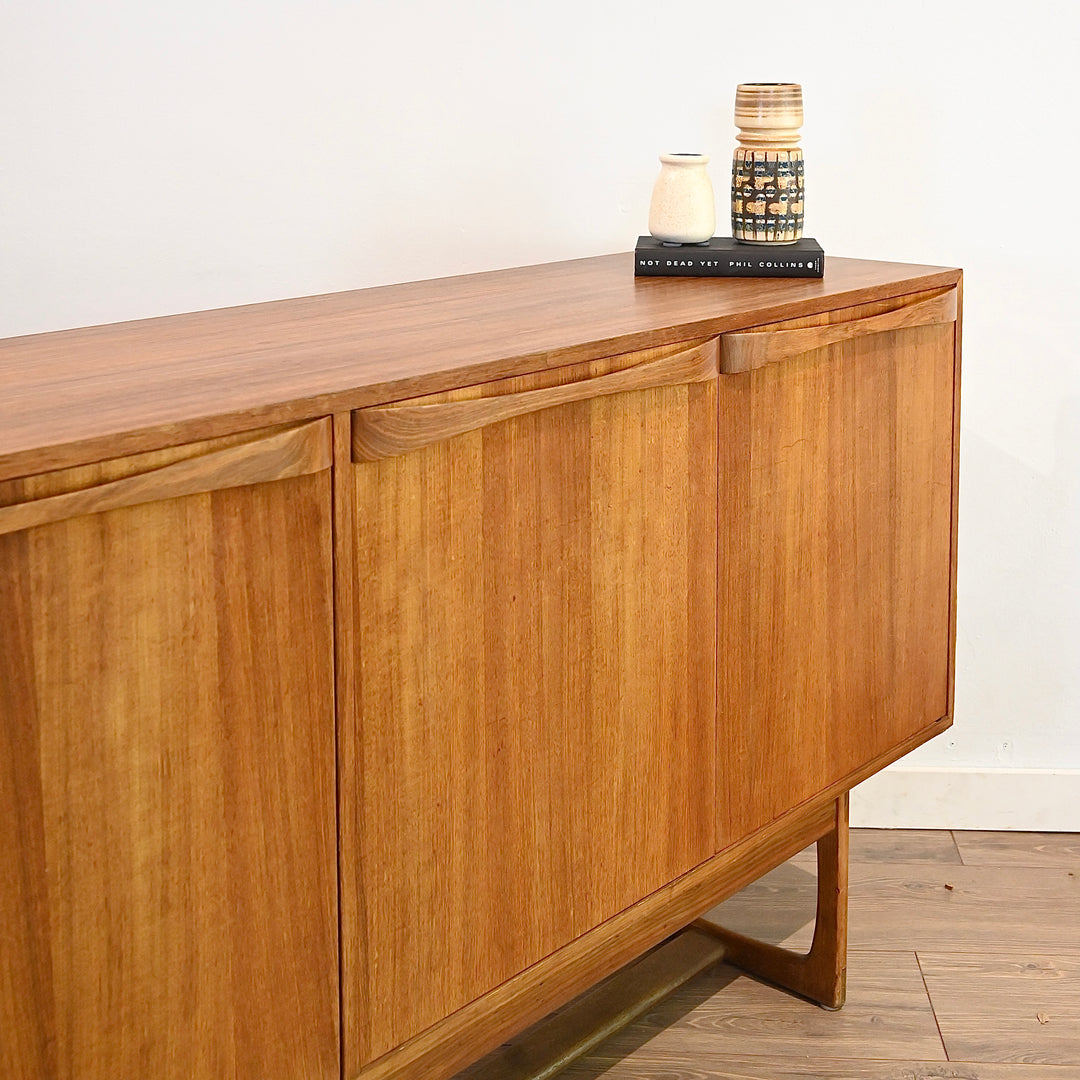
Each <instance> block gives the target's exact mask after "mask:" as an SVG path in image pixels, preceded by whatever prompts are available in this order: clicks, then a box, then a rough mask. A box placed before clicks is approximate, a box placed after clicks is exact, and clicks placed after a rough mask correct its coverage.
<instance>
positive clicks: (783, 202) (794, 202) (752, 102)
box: [731, 83, 805, 244]
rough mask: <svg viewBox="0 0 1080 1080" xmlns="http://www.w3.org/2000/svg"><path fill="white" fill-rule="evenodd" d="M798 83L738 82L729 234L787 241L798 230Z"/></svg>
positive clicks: (801, 187) (801, 188)
mask: <svg viewBox="0 0 1080 1080" xmlns="http://www.w3.org/2000/svg"><path fill="white" fill-rule="evenodd" d="M802 122H803V104H802V87H801V86H799V85H798V83H740V84H739V87H738V89H737V90H736V91H735V124H736V126H737V127H738V128H739V145H738V146H737V147H736V148H735V156H734V158H733V160H732V163H731V235H732V236H734V237H735V239H736V240H741V241H742V242H743V243H747V244H793V243H794V242H795V241H796V240H799V239H801V238H802V234H803V201H804V190H805V189H804V183H803V154H802V150H801V149H800V148H799V139H800V137H801V136H800V133H799V129H800V128H801V127H802Z"/></svg>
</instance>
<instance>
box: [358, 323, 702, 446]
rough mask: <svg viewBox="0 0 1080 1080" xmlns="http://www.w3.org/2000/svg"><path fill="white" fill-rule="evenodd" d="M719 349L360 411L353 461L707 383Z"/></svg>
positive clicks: (689, 350)
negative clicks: (485, 393)
mask: <svg viewBox="0 0 1080 1080" xmlns="http://www.w3.org/2000/svg"><path fill="white" fill-rule="evenodd" d="M718 352H719V339H717V338H713V339H712V340H711V341H706V342H703V343H702V344H700V345H692V346H691V347H690V348H687V349H683V348H679V349H678V351H676V352H673V353H671V355H661V356H659V357H658V358H655V359H651V360H647V361H644V362H643V363H640V364H636V365H633V366H631V367H627V368H617V369H616V370H614V371H610V372H608V373H607V374H606V375H596V376H593V377H592V378H588V379H582V380H581V381H579V382H566V383H558V384H556V385H555V386H543V387H538V388H537V389H534V390H525V391H520V392H518V393H515V394H503V395H500V396H490V397H481V398H474V399H465V400H458V401H444V402H437V403H432V404H426V405H406V404H401V405H373V406H371V407H370V408H367V409H358V410H357V411H356V412H355V413H354V414H353V460H354V461H377V460H378V459H379V458H384V457H393V456H394V455H396V454H404V453H408V451H410V450H419V449H420V448H421V447H423V446H428V445H430V444H431V443H434V442H442V441H443V440H445V439H450V438H453V437H454V436H455V435H464V434H465V433H466V432H468V431H475V430H477V429H478V428H483V427H488V426H489V425H491V424H498V423H501V422H502V421H503V420H510V419H513V418H514V417H515V416H524V415H525V414H526V413H533V412H540V411H541V410H543V409H551V408H554V407H555V406H557V405H569V404H570V403H572V402H575V401H587V400H590V399H593V398H600V397H608V396H610V395H612V394H625V393H630V392H632V391H636V390H652V389H656V388H658V387H663V386H681V385H683V384H684V383H694V382H708V381H709V380H711V379H715V378H716V375H717V356H718Z"/></svg>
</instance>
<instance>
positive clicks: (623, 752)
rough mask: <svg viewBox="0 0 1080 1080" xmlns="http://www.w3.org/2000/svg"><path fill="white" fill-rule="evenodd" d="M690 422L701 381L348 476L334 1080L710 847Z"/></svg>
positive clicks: (706, 418) (524, 423)
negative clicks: (340, 958)
mask: <svg viewBox="0 0 1080 1080" xmlns="http://www.w3.org/2000/svg"><path fill="white" fill-rule="evenodd" d="M672 351H673V350H671V349H667V350H658V351H654V352H652V353H642V354H636V355H634V356H630V357H621V358H616V359H615V360H612V361H606V362H596V363H593V364H587V365H578V366H576V367H573V368H569V369H564V370H561V371H558V372H550V373H547V374H546V375H543V376H534V377H530V378H527V379H518V380H510V381H506V382H503V383H499V384H494V385H492V386H489V387H485V388H482V389H481V390H468V391H461V392H457V393H454V394H450V395H443V396H441V397H440V398H437V399H428V400H429V401H431V400H436V401H442V400H469V399H474V398H480V397H485V396H491V397H499V398H501V397H503V396H505V395H509V394H515V393H519V392H527V391H530V390H534V389H537V388H540V387H544V386H550V385H555V384H568V383H571V382H573V381H575V380H579V379H583V378H590V377H597V376H601V375H603V374H604V373H605V372H607V371H612V370H619V369H621V368H624V367H627V366H629V365H636V364H642V363H646V362H648V361H649V360H651V359H654V358H656V357H663V356H665V355H667V354H668V353H671V352H672ZM545 400H547V399H545ZM715 424H716V396H715V379H712V380H711V381H709V382H702V383H692V384H690V385H670V386H662V387H655V388H651V389H644V390H636V391H632V392H624V393H617V394H614V395H610V396H603V397H600V398H592V399H586V400H570V401H568V402H567V403H566V404H561V405H557V406H555V407H550V408H545V409H543V410H541V411H535V412H533V411H529V412H526V413H525V414H523V415H516V416H513V417H512V418H510V419H505V420H499V421H497V422H494V423H491V424H487V425H486V426H482V427H479V428H475V429H472V430H468V431H465V432H464V433H461V434H457V435H453V436H451V437H448V438H444V439H443V441H439V442H436V443H433V444H431V445H427V446H424V447H422V448H420V449H415V450H412V451H411V452H409V453H404V454H401V455H399V456H393V457H388V458H385V459H382V460H376V461H366V462H363V463H360V464H357V465H356V466H355V467H354V470H353V483H352V485H351V490H350V494H351V495H352V496H354V497H355V500H356V522H357V524H356V534H357V544H358V549H357V556H356V558H357V564H356V590H357V602H356V607H357V610H356V637H355V640H354V642H353V644H352V645H351V646H350V651H351V653H352V655H354V656H355V657H356V663H357V664H358V665H359V677H358V682H359V690H358V694H357V697H356V699H355V701H354V702H353V703H352V705H351V707H350V705H349V704H348V703H346V706H345V708H344V710H343V716H342V732H341V738H342V769H343V782H342V796H341V797H342V822H343V843H342V852H343V854H342V896H343V932H344V941H343V947H344V956H345V965H344V978H345V1032H346V1038H345V1042H346V1071H347V1072H348V1073H350V1074H351V1073H353V1072H355V1071H356V1070H357V1069H358V1068H359V1067H360V1066H361V1065H362V1064H363V1063H364V1062H365V1061H368V1060H371V1059H373V1058H375V1057H377V1056H379V1055H380V1054H382V1053H384V1052H385V1051H387V1050H389V1049H390V1048H392V1047H393V1046H395V1045H397V1044H399V1043H401V1042H403V1041H405V1040H406V1039H408V1038H410V1037H411V1036H412V1035H414V1034H416V1033H417V1032H419V1031H421V1030H423V1029H424V1028H425V1027H427V1026H429V1025H430V1024H432V1023H434V1022H435V1021H437V1020H438V1019H440V1018H441V1017H442V1016H444V1015H447V1014H448V1013H450V1012H452V1011H454V1010H455V1009H457V1008H459V1007H460V1006H462V1005H464V1004H466V1003H467V1002H468V1001H470V1000H473V999H475V998H476V997H478V996H479V995H480V994H482V993H484V992H485V991H487V990H489V989H491V988H493V987H494V986H496V985H498V984H499V983H500V982H502V981H504V980H505V979H507V978H509V977H510V976H511V975H513V974H515V973H516V972H518V971H520V970H522V969H523V968H525V967H527V966H528V965H530V964H532V963H534V962H536V961H537V960H539V959H540V958H542V957H544V956H546V955H548V954H550V953H551V952H552V951H554V950H555V949H557V948H558V947H560V946H561V945H563V944H565V943H566V942H568V941H570V940H571V939H573V938H574V937H576V936H578V935H579V934H581V933H582V932H584V931H585V930H586V929H588V928H589V927H591V926H593V925H595V924H596V923H598V922H600V921H602V920H603V919H605V918H608V917H610V916H611V915H613V914H615V913H616V912H618V911H620V910H622V909H623V908H625V907H627V906H628V905H630V904H632V903H634V902H635V901H636V900H638V899H640V898H641V897H642V896H645V895H647V894H648V893H649V892H651V891H653V890H655V889H656V888H658V887H659V886H661V885H663V884H664V883H666V882H667V881H669V880H670V879H672V878H673V877H676V876H678V875H679V874H681V873H683V872H684V871H686V870H688V869H690V868H691V867H692V866H694V865H696V864H697V863H699V862H701V861H702V860H703V859H705V858H707V857H708V856H709V855H711V854H712V853H713V852H714V851H715V850H716V848H717V839H716V836H715V813H714V811H713V809H712V807H713V803H714V800H715V798H716V793H715V769H714V761H713V756H714V745H715V711H714V710H715V694H714V683H715V659H714V649H715V619H714V614H713V601H714V595H715V569H714V568H715V558H716V544H715V467H716V462H715ZM355 430H356V428H355V425H354V431H355Z"/></svg>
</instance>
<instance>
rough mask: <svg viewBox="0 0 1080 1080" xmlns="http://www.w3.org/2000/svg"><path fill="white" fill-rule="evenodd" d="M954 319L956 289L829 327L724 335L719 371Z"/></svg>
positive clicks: (750, 366)
mask: <svg viewBox="0 0 1080 1080" xmlns="http://www.w3.org/2000/svg"><path fill="white" fill-rule="evenodd" d="M951 322H956V290H955V289H949V291H948V292H944V293H941V294H940V295H938V296H932V297H930V298H929V299H928V300H919V301H917V302H916V303H914V304H908V305H906V306H905V307H899V308H896V310H895V311H886V312H885V313H884V314H883V315H871V316H869V317H867V318H865V319H853V320H852V321H851V322H843V323H833V324H831V325H829V326H811V327H806V328H805V329H801V330H767V329H764V330H747V331H745V332H739V333H734V334H725V335H724V336H723V337H722V338H721V339H720V373H721V374H722V375H737V374H738V373H739V372H741V371H751V370H753V369H754V368H759V367H764V366H765V365H766V364H772V363H775V362H776V361H778V360H787V359H789V358H790V357H792V356H798V355H799V354H800V353H807V352H812V351H813V350H814V349H821V348H824V347H825V346H826V345H835V344H836V343H837V342H839V341H851V340H852V339H853V338H859V337H868V336H869V335H871V334H883V333H885V332H886V331H889V330H904V329H906V328H907V327H911V326H937V325H943V324H946V323H951Z"/></svg>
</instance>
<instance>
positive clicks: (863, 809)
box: [851, 765, 1080, 832]
mask: <svg viewBox="0 0 1080 1080" xmlns="http://www.w3.org/2000/svg"><path fill="white" fill-rule="evenodd" d="M851 824H852V827H854V828H864V829H985V830H993V831H997V830H1009V829H1012V830H1020V831H1024V832H1080V769H955V768H954V769H946V768H931V767H928V766H917V765H910V766H906V767H905V766H903V765H894V766H892V767H891V768H888V769H885V770H884V771H883V772H879V773H877V774H876V775H875V776H872V777H870V779H869V780H867V781H865V782H864V783H862V784H860V785H859V786H858V787H857V788H854V789H853V790H852V792H851Z"/></svg>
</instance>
